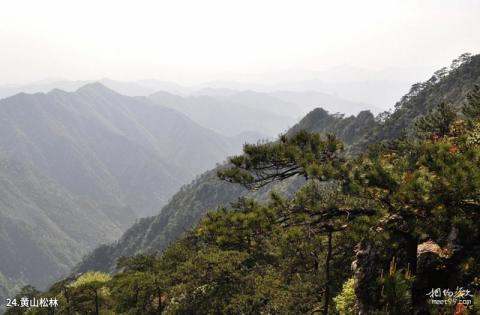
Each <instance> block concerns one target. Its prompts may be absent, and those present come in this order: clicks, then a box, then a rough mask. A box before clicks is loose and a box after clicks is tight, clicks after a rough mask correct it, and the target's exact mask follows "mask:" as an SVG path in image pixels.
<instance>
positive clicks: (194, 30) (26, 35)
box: [0, 0, 480, 84]
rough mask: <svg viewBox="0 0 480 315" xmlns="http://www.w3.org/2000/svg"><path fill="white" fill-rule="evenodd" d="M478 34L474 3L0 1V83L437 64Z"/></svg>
mask: <svg viewBox="0 0 480 315" xmlns="http://www.w3.org/2000/svg"><path fill="white" fill-rule="evenodd" d="M479 30H480V1H477V0H455V1H453V0H418V1H413V0H399V1H389V0H378V1H367V0H362V1H357V0H352V1H338V0H335V1H333V0H332V1H322V0H313V1H306V0H305V1H303V0H294V1H293V0H292V1H281V0H271V1H270V0H253V1H250V0H238V1H228V0H202V1H200V0H192V1H186V0H174V1H173V0H172V1H159V0H157V1H146V0H135V1H121V0H96V1H93V0H83V1H70V0H56V1H55V0H42V1H39V0H31V1H23V0H10V1H2V2H1V3H0V84H6V83H26V82H30V81H35V80H41V79H45V78H66V79H72V80H83V79H99V78H103V77H109V78H112V79H117V80H137V79H144V78H157V79H162V80H169V81H176V82H178V83H181V84H196V83H199V82H204V81H210V80H219V79H224V80H233V79H236V78H237V77H238V76H240V75H242V74H243V76H245V75H249V74H255V73H257V74H261V73H264V72H270V71H282V70H291V69H303V70H319V69H323V68H326V67H330V66H335V65H338V64H350V65H355V66H360V67H364V68H371V69H381V68H387V67H428V68H440V67H441V66H444V65H448V64H449V63H450V61H451V60H452V59H453V58H455V57H457V56H458V55H460V54H461V53H463V52H467V51H468V52H472V53H479V52H480V33H479ZM428 74H429V73H427V74H425V75H426V76H427V75H428Z"/></svg>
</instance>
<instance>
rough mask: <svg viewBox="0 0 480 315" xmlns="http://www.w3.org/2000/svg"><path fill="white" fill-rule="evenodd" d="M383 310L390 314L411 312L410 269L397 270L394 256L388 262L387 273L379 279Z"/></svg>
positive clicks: (401, 314) (411, 281) (402, 314)
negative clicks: (388, 268)
mask: <svg viewBox="0 0 480 315" xmlns="http://www.w3.org/2000/svg"><path fill="white" fill-rule="evenodd" d="M380 284H381V286H382V299H383V301H382V302H383V303H384V305H385V306H384V311H385V312H386V313H388V314H390V315H405V314H410V313H411V308H412V284H413V277H412V276H411V275H410V271H409V270H407V271H405V273H403V272H401V271H400V270H397V267H396V263H395V258H393V259H392V262H391V263H390V270H389V272H388V274H386V275H385V276H383V277H382V278H381V279H380Z"/></svg>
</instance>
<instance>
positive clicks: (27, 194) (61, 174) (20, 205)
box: [0, 83, 238, 299]
mask: <svg viewBox="0 0 480 315" xmlns="http://www.w3.org/2000/svg"><path fill="white" fill-rule="evenodd" d="M0 122H1V123H0V135H1V136H0V248H1V249H2V254H1V255H0V294H1V295H0V299H3V298H4V297H5V294H6V293H5V292H6V291H7V290H6V289H7V288H8V289H9V291H10V290H12V289H14V288H15V287H18V285H21V284H24V283H30V284H32V285H35V286H37V287H39V288H43V287H45V286H46V285H47V284H49V283H51V282H52V281H53V280H55V279H58V278H59V277H60V276H62V275H65V274H66V273H67V272H68V271H69V270H70V269H71V268H72V266H74V265H75V264H77V263H78V262H79V261H80V260H81V257H82V256H84V255H85V254H86V253H88V252H89V251H91V250H92V249H94V248H95V247H97V246H98V245H100V244H102V243H109V242H112V241H114V240H116V239H118V238H119V237H120V236H121V234H122V233H123V232H124V231H125V230H126V229H127V228H128V227H129V226H131V224H132V223H133V222H134V221H135V219H136V218H139V217H143V216H147V215H152V214H154V213H157V212H158V209H160V208H161V207H162V205H164V204H166V202H167V201H168V200H169V198H170V197H171V196H172V195H173V194H174V193H175V192H176V191H177V190H178V189H179V188H180V187H181V186H182V185H183V184H185V183H187V182H189V181H190V180H192V179H193V178H194V177H195V175H196V174H199V173H201V172H203V171H205V170H207V169H210V168H212V167H214V166H215V162H216V161H221V160H223V159H225V158H226V157H227V156H228V155H229V154H232V153H233V152H235V151H236V150H235V146H238V144H237V142H238V139H234V141H233V140H232V139H230V138H228V137H225V136H222V135H219V134H217V133H215V132H213V131H211V130H209V129H206V128H203V127H201V126H199V125H198V124H196V123H194V122H193V121H192V120H190V119H189V118H188V117H186V116H185V115H183V114H181V113H179V112H177V111H175V110H172V109H170V108H166V107H163V106H159V105H157V104H152V103H151V102H150V101H148V100H147V99H146V98H132V97H127V96H123V95H120V94H118V93H115V92H113V91H111V90H109V89H107V88H105V87H104V86H103V85H101V84H98V83H96V84H90V85H86V86H84V87H82V88H80V89H79V90H77V91H76V92H71V93H67V92H64V91H60V90H53V91H51V92H49V93H47V94H42V93H37V94H32V95H29V94H18V95H15V96H12V97H9V98H6V99H3V100H0ZM237 151H238V149H237ZM192 156H195V157H196V158H195V159H191V157H192Z"/></svg>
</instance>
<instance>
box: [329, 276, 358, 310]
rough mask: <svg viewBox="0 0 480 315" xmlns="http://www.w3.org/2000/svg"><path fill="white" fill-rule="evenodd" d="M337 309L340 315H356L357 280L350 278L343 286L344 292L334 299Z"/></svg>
mask: <svg viewBox="0 0 480 315" xmlns="http://www.w3.org/2000/svg"><path fill="white" fill-rule="evenodd" d="M333 300H334V302H335V308H336V309H337V312H338V314H339V315H356V314H358V310H357V307H356V300H357V297H356V295H355V279H354V278H350V279H348V280H347V281H345V283H344V284H343V286H342V291H341V292H340V294H338V295H337V296H336V297H335V298H334V299H333Z"/></svg>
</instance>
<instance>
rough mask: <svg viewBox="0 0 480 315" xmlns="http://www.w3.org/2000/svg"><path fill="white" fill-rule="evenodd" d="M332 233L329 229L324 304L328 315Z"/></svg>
mask: <svg viewBox="0 0 480 315" xmlns="http://www.w3.org/2000/svg"><path fill="white" fill-rule="evenodd" d="M332 234H333V232H332V231H331V230H330V231H328V244H327V259H326V261H325V296H324V298H325V300H324V305H323V314H324V315H328V306H329V304H330V261H331V260H332Z"/></svg>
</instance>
